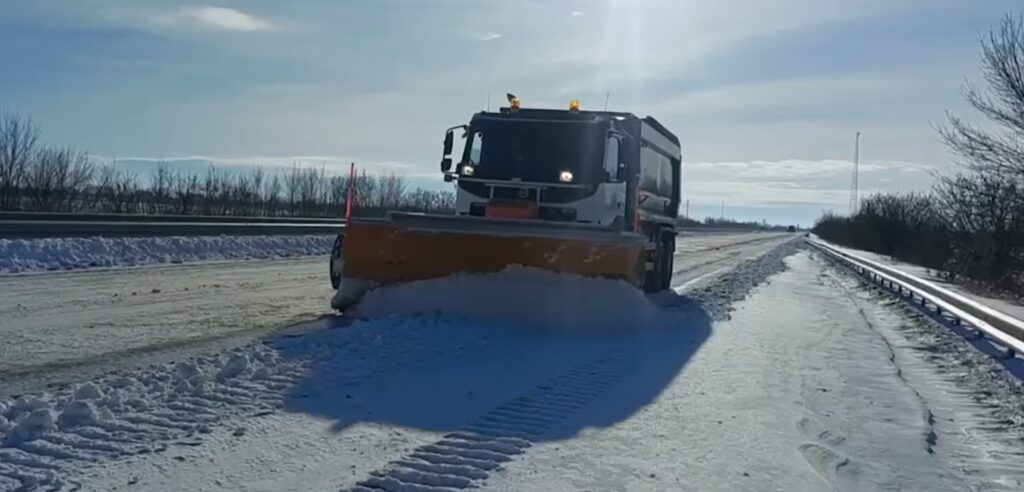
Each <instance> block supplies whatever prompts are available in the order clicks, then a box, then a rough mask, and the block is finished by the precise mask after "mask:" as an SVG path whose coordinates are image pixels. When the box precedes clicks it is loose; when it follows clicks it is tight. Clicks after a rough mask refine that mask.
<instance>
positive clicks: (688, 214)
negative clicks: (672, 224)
mask: <svg viewBox="0 0 1024 492" xmlns="http://www.w3.org/2000/svg"><path fill="white" fill-rule="evenodd" d="M685 217H686V218H687V219H689V218H690V199H689V198H687V199H686V215H685Z"/></svg>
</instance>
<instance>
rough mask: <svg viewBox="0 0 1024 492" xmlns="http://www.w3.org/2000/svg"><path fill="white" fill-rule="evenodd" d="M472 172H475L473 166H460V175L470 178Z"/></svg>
mask: <svg viewBox="0 0 1024 492" xmlns="http://www.w3.org/2000/svg"><path fill="white" fill-rule="evenodd" d="M474 172H476V169H475V168H473V166H470V165H469V164H466V165H465V166H462V175H463V176H472V175H473V173H474Z"/></svg>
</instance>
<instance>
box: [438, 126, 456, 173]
mask: <svg viewBox="0 0 1024 492" xmlns="http://www.w3.org/2000/svg"><path fill="white" fill-rule="evenodd" d="M454 143H455V134H454V133H452V131H451V130H448V133H446V134H445V135H444V152H443V153H442V154H441V155H442V156H443V157H447V156H449V155H451V154H452V145H453V144H454ZM450 162H451V161H450V160H449V163H450ZM449 166H450V164H449ZM446 170H447V169H446Z"/></svg>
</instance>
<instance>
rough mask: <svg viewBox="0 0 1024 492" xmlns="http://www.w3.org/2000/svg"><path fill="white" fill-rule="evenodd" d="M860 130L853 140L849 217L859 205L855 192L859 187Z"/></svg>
mask: <svg viewBox="0 0 1024 492" xmlns="http://www.w3.org/2000/svg"><path fill="white" fill-rule="evenodd" d="M859 181H860V132H856V133H854V140H853V176H852V177H851V178H850V217H853V216H854V215H856V214H857V208H858V206H859V205H860V202H859V200H858V199H857V193H858V192H859V189H858V188H859V187H860V183H859Z"/></svg>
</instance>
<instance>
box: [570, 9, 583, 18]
mask: <svg viewBox="0 0 1024 492" xmlns="http://www.w3.org/2000/svg"><path fill="white" fill-rule="evenodd" d="M569 15H571V16H573V17H579V16H581V15H583V11H582V10H573V11H572V13H571V14H569Z"/></svg>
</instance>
